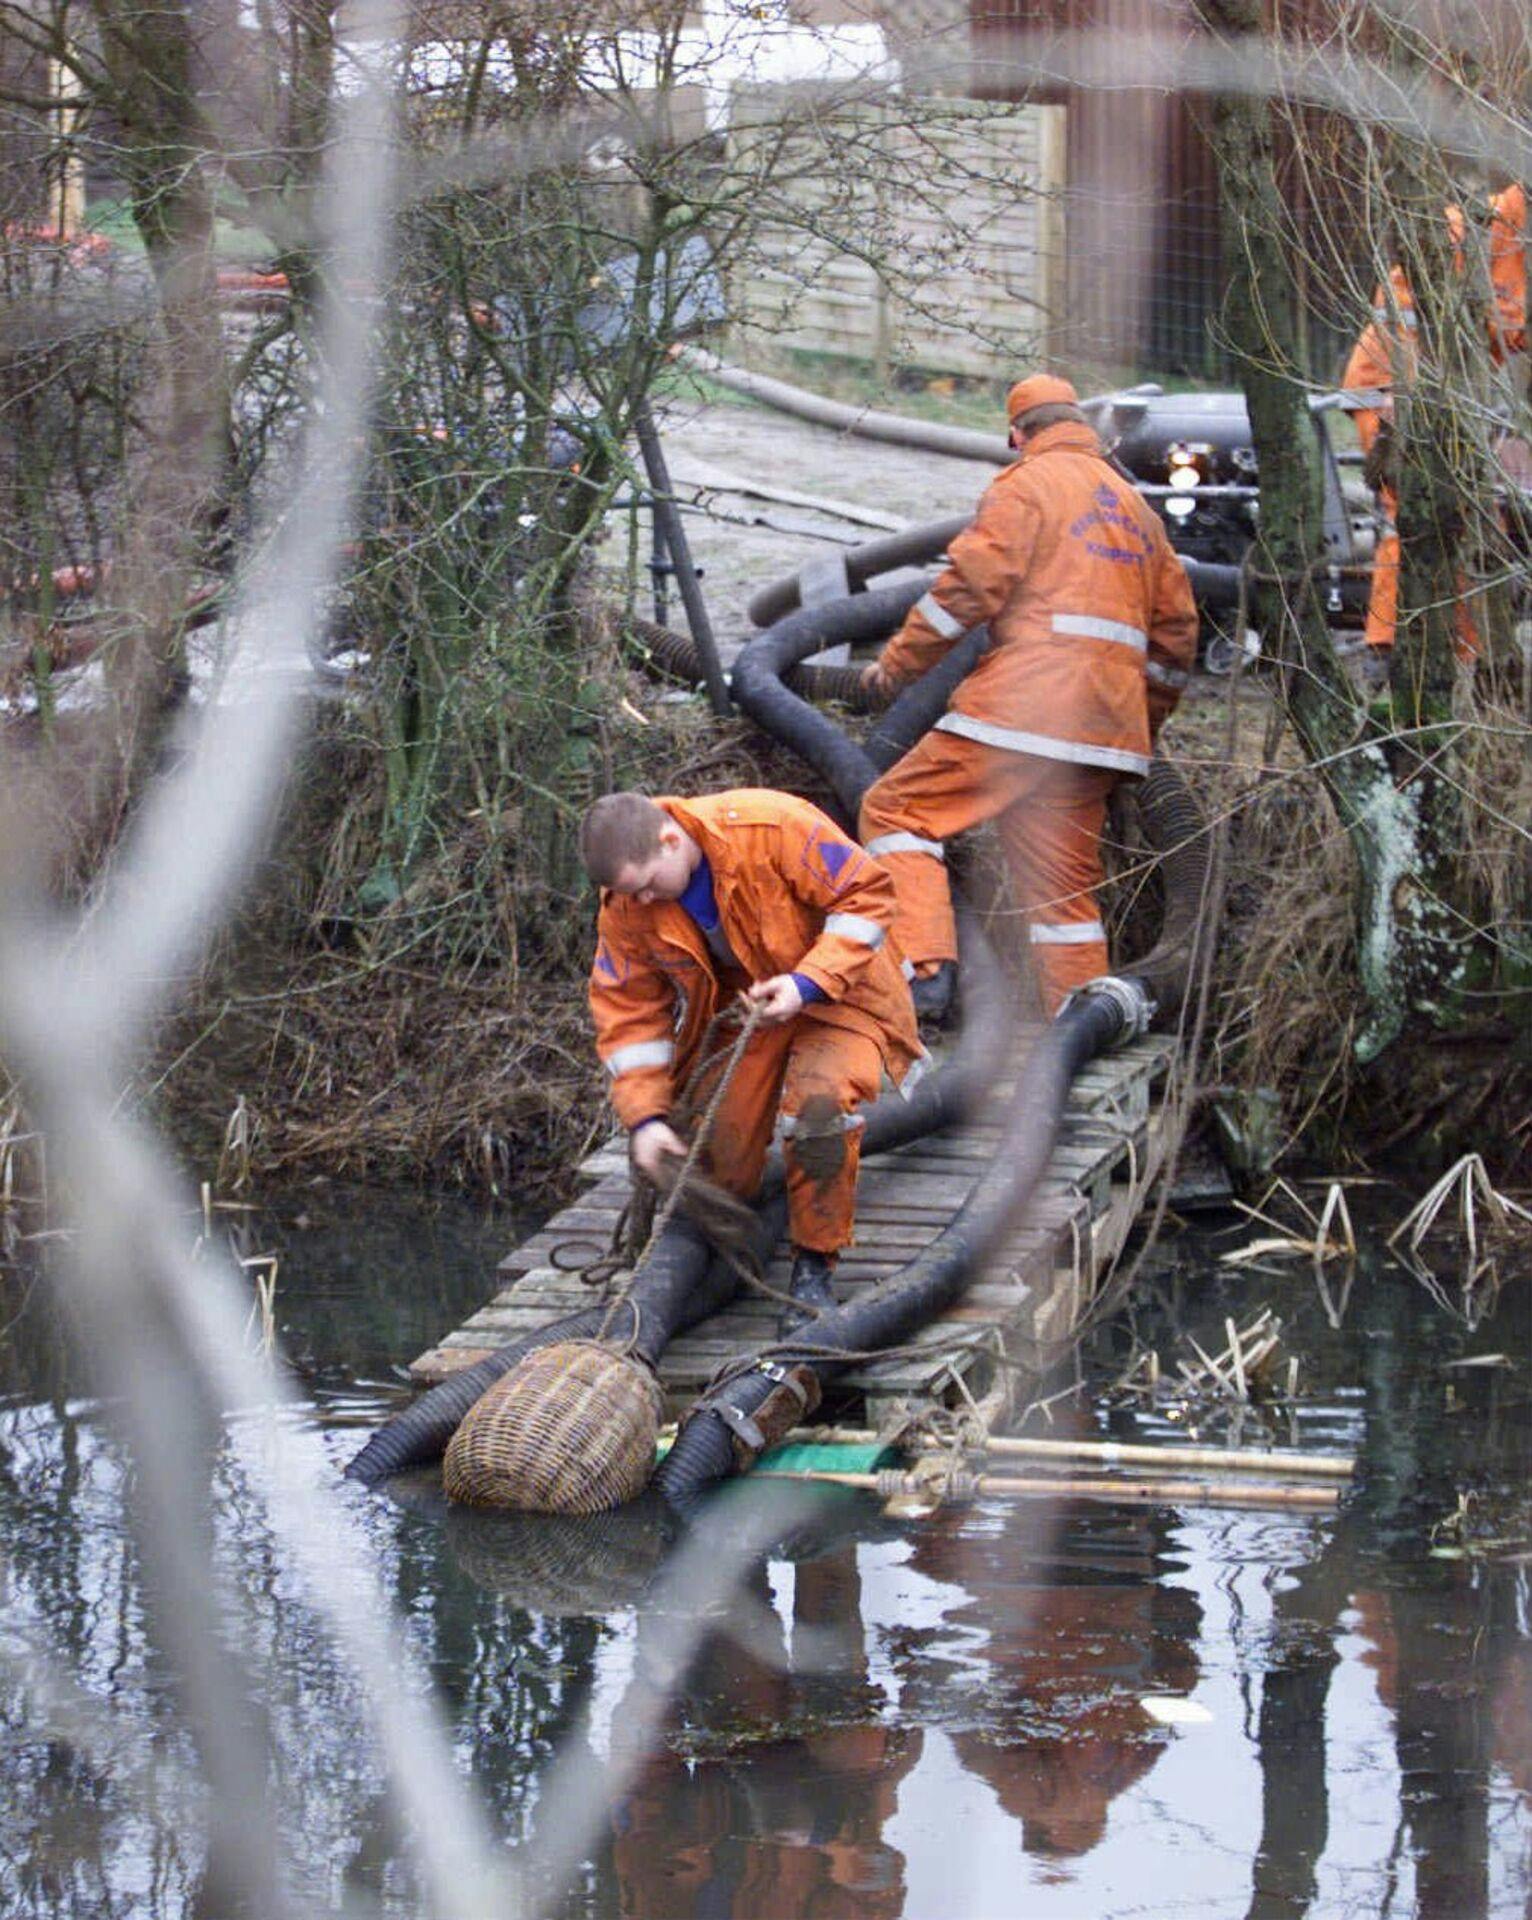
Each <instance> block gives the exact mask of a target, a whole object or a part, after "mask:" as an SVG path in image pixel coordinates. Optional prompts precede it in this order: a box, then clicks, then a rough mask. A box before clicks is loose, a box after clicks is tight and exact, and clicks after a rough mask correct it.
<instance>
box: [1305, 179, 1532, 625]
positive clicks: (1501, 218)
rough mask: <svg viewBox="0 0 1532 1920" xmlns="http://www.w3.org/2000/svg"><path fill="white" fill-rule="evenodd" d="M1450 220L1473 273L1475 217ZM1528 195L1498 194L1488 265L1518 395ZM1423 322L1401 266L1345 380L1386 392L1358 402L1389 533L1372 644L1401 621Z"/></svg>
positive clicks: (1353, 389)
mask: <svg viewBox="0 0 1532 1920" xmlns="http://www.w3.org/2000/svg"><path fill="white" fill-rule="evenodd" d="M1447 225H1448V229H1449V231H1450V232H1451V235H1452V238H1453V242H1454V245H1455V252H1454V256H1453V257H1454V260H1455V262H1456V264H1457V268H1458V271H1459V272H1460V273H1462V272H1465V271H1466V270H1467V261H1466V255H1465V247H1464V241H1465V238H1466V234H1467V223H1466V221H1465V219H1464V216H1463V211H1462V209H1461V208H1460V207H1448V209H1447ZM1526 243H1527V195H1526V189H1525V188H1524V187H1521V186H1519V185H1511V186H1508V187H1506V188H1504V189H1503V190H1502V191H1501V192H1500V193H1497V194H1495V195H1494V196H1493V197H1492V198H1491V200H1490V219H1489V234H1488V245H1487V248H1486V249H1485V254H1484V267H1485V270H1486V272H1487V274H1488V277H1489V287H1488V295H1489V300H1488V312H1487V315H1486V326H1487V329H1488V333H1489V351H1490V358H1491V359H1492V360H1493V361H1494V363H1495V365H1496V366H1497V367H1507V368H1509V369H1511V371H1512V375H1513V381H1514V384H1515V387H1516V391H1517V394H1518V396H1519V397H1522V398H1525V396H1526V389H1527V371H1526V370H1527V358H1526V355H1527V244H1526ZM1418 327H1419V319H1418V316H1417V314H1416V312H1415V296H1414V294H1413V293H1412V292H1411V290H1410V283H1409V281H1408V280H1407V279H1406V277H1405V272H1404V268H1403V267H1401V266H1399V265H1398V264H1397V263H1396V264H1395V265H1394V266H1392V267H1391V268H1390V269H1389V275H1388V283H1387V285H1386V286H1380V287H1379V288H1378V290H1377V291H1376V293H1374V295H1373V303H1372V318H1371V319H1370V320H1369V321H1368V323H1367V325H1366V326H1365V327H1364V328H1363V329H1362V331H1361V333H1360V334H1359V335H1358V337H1357V342H1356V345H1355V346H1354V347H1353V348H1352V350H1351V357H1350V358H1349V359H1348V360H1347V362H1346V370H1345V372H1344V373H1343V374H1342V376H1341V386H1342V387H1343V388H1344V389H1345V390H1346V391H1347V392H1348V393H1363V394H1367V395H1369V396H1371V395H1374V394H1375V395H1376V396H1377V405H1376V406H1363V407H1357V408H1356V409H1355V410H1354V414H1353V417H1354V419H1355V421H1356V432H1357V439H1358V440H1359V441H1360V442H1361V446H1362V454H1363V458H1364V461H1365V466H1364V471H1365V473H1366V475H1367V478H1368V482H1369V484H1370V485H1371V487H1372V490H1373V492H1374V493H1375V494H1376V495H1377V499H1378V509H1379V517H1380V519H1381V521H1382V529H1381V531H1380V533H1379V535H1378V544H1377V546H1376V548H1375V549H1374V552H1373V562H1372V585H1371V590H1370V592H1369V594H1368V599H1367V625H1366V629H1365V633H1364V638H1365V640H1366V643H1367V645H1368V646H1370V647H1391V646H1392V645H1393V644H1394V629H1395V627H1396V626H1397V624H1398V618H1399V534H1398V532H1397V530H1396V524H1395V523H1396V521H1397V519H1398V513H1399V490H1398V473H1397V465H1398V448H1397V440H1396V432H1395V425H1394V402H1393V395H1394V389H1395V387H1396V386H1406V387H1407V386H1408V385H1409V384H1410V383H1411V382H1412V381H1413V379H1414V377H1415V372H1416V368H1417V365H1418V361H1419V341H1418ZM1457 627H1458V640H1457V646H1458V652H1459V654H1460V655H1461V656H1463V657H1471V656H1472V655H1473V654H1475V653H1477V651H1478V646H1479V640H1478V634H1477V632H1476V631H1475V628H1474V623H1473V617H1472V614H1471V613H1470V611H1469V609H1468V607H1467V606H1466V604H1464V605H1460V606H1459V608H1458V616H1457Z"/></svg>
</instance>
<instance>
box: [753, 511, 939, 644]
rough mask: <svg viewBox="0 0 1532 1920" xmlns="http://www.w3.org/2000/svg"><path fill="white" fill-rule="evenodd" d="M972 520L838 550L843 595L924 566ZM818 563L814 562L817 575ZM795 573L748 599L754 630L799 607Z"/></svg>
mask: <svg viewBox="0 0 1532 1920" xmlns="http://www.w3.org/2000/svg"><path fill="white" fill-rule="evenodd" d="M972 518H973V515H972V514H970V513H963V514H958V515H957V516H956V517H955V518H954V517H953V516H951V515H949V516H948V517H947V518H946V519H945V520H927V521H925V522H924V523H923V524H922V525H920V526H918V527H901V528H900V530H899V531H898V532H897V533H886V534H884V535H883V536H882V537H881V538H880V539H877V540H864V541H862V542H861V543H860V544H859V545H857V546H854V547H844V548H842V549H841V550H840V552H838V553H837V554H836V555H835V558H834V565H835V569H836V572H837V573H838V574H843V575H844V577H845V587H844V589H843V592H844V593H847V594H853V593H861V592H862V591H863V589H864V588H865V587H866V585H867V583H868V581H869V580H875V579H877V577H878V575H879V574H882V573H893V572H894V571H895V570H896V568H899V567H926V566H929V565H930V564H931V562H932V561H933V560H935V559H936V558H937V556H938V555H939V554H943V553H945V552H946V550H947V542H948V541H949V540H952V539H954V538H955V537H956V536H957V535H958V534H960V533H961V532H962V531H963V529H964V527H966V526H967V525H968V523H969V521H970V520H971V519H972ZM823 567H824V562H822V561H820V562H816V569H817V570H819V571H820V572H821V573H822V571H823ZM803 578H804V576H803V575H802V574H801V573H790V574H787V575H785V576H784V577H783V578H782V579H780V580H772V581H769V582H768V583H767V584H766V585H765V586H764V587H761V588H759V589H758V590H757V591H756V592H755V593H754V594H752V595H751V597H750V600H749V603H748V605H747V608H746V611H747V612H748V613H749V615H750V618H751V619H752V620H753V621H754V622H755V624H756V626H758V627H770V626H773V625H775V623H776V622H777V621H778V620H780V619H781V618H782V617H783V615H784V614H789V613H796V612H797V610H798V608H799V607H800V606H802V604H803Z"/></svg>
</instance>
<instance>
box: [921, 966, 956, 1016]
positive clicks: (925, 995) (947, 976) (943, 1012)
mask: <svg viewBox="0 0 1532 1920" xmlns="http://www.w3.org/2000/svg"><path fill="white" fill-rule="evenodd" d="M956 987H957V962H956V961H955V960H942V961H939V962H938V963H937V968H936V971H935V973H925V974H922V975H921V976H920V977H919V978H918V979H915V980H912V981H911V982H910V998H911V999H912V1000H913V1001H914V1002H915V1017H916V1019H917V1020H918V1021H919V1022H920V1024H921V1025H922V1026H923V1027H937V1028H940V1027H944V1026H946V1024H947V1022H948V1021H949V1020H950V1019H951V1018H952V1011H953V995H954V992H955V989H956Z"/></svg>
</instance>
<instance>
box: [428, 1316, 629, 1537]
mask: <svg viewBox="0 0 1532 1920" xmlns="http://www.w3.org/2000/svg"><path fill="white" fill-rule="evenodd" d="M663 1407H664V1396H663V1395H662V1394H661V1392H660V1385H659V1382H658V1381H657V1380H656V1379H655V1377H654V1375H653V1374H652V1373H651V1372H650V1371H649V1369H648V1368H647V1367H646V1366H644V1365H643V1363H642V1362H641V1361H638V1360H634V1359H632V1358H630V1357H629V1356H628V1355H626V1354H621V1353H614V1352H613V1351H612V1349H611V1348H610V1347H603V1346H599V1345H597V1344H595V1343H594V1342H592V1341H585V1340H564V1341H560V1342H559V1343H558V1344H557V1345H556V1346H550V1347H539V1348H536V1349H535V1350H534V1351H533V1352H531V1353H529V1354H528V1355H527V1356H526V1358H525V1359H524V1360H522V1361H520V1362H519V1363H518V1364H517V1365H516V1366H514V1367H513V1368H512V1369H511V1371H510V1372H509V1373H508V1374H506V1375H505V1377H504V1378H503V1379H501V1380H497V1381H496V1382H495V1384H494V1386H492V1387H491V1388H490V1389H489V1391H488V1392H487V1393H486V1394H485V1395H484V1396H483V1398H482V1399H480V1400H477V1401H476V1402H475V1403H474V1405H473V1406H472V1407H470V1408H469V1410H468V1412H467V1414H466V1415H465V1417H464V1419H463V1422H462V1424H461V1426H459V1428H458V1430H457V1432H456V1433H455V1434H453V1436H452V1439H451V1441H450V1442H449V1443H448V1446H447V1454H446V1459H445V1460H444V1461H443V1463H442V1483H443V1485H444V1486H445V1488H446V1490H447V1498H448V1499H449V1500H458V1501H461V1502H462V1503H463V1504H464V1505H465V1506H473V1507H510V1508H514V1509H516V1510H518V1511H520V1512H522V1513H605V1512H606V1511H607V1510H608V1509H609V1508H611V1507H618V1506H621V1505H623V1503H624V1502H625V1501H628V1500H632V1499H633V1498H635V1496H636V1495H638V1494H639V1493H641V1492H642V1491H643V1489H644V1487H645V1486H646V1485H647V1484H648V1481H649V1476H650V1475H651V1474H652V1473H653V1471H654V1443H655V1440H656V1439H657V1437H658V1435H659V1430H660V1415H661V1413H662V1411H663Z"/></svg>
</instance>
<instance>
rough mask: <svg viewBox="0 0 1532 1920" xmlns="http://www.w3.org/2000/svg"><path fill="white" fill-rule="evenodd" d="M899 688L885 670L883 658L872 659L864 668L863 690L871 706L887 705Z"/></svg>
mask: <svg viewBox="0 0 1532 1920" xmlns="http://www.w3.org/2000/svg"><path fill="white" fill-rule="evenodd" d="M898 691H899V689H898V688H897V687H896V686H895V685H894V683H893V681H892V680H890V679H889V677H888V675H887V674H886V673H885V672H884V671H883V662H882V661H881V660H873V661H870V662H869V663H868V664H867V665H866V666H865V667H863V669H862V692H863V693H865V694H866V696H867V704H868V705H869V706H870V707H886V706H887V705H888V704H889V702H890V701H891V700H892V699H893V697H894V695H895V694H896V693H897V692H898Z"/></svg>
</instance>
